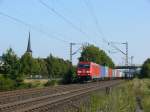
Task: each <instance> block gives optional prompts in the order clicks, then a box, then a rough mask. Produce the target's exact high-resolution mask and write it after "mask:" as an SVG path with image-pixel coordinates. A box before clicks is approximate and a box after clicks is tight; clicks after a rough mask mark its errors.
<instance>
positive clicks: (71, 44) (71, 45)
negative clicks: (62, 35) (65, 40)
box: [70, 42, 75, 64]
mask: <svg viewBox="0 0 150 112" xmlns="http://www.w3.org/2000/svg"><path fill="white" fill-rule="evenodd" d="M73 45H75V43H72V42H71V43H70V62H71V64H72V54H73V53H72V47H73Z"/></svg>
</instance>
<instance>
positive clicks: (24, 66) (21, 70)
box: [0, 48, 73, 89]
mask: <svg viewBox="0 0 150 112" xmlns="http://www.w3.org/2000/svg"><path fill="white" fill-rule="evenodd" d="M2 60H3V66H1V67H0V74H3V75H1V76H0V89H5V88H8V89H12V88H14V87H19V86H22V85H23V84H24V83H23V80H24V79H26V78H46V79H47V78H48V79H56V78H57V79H59V78H60V79H64V80H65V81H64V80H63V81H64V82H66V83H67V82H69V81H66V80H67V79H65V78H66V77H67V76H65V75H68V73H69V70H70V69H72V68H73V67H72V66H71V64H70V62H69V61H68V60H64V59H61V58H58V57H54V56H52V55H51V54H50V55H49V56H48V57H47V58H45V59H42V58H33V57H32V55H31V54H30V53H25V54H24V55H23V56H22V57H21V58H19V57H18V56H17V55H16V54H15V52H14V51H13V50H12V49H11V48H10V49H8V50H7V51H6V53H4V54H3V55H2ZM6 86H7V87H6Z"/></svg>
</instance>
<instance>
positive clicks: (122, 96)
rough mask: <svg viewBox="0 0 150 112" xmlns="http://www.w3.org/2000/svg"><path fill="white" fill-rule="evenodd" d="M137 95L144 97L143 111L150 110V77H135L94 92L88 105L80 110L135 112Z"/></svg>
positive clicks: (84, 111)
mask: <svg viewBox="0 0 150 112" xmlns="http://www.w3.org/2000/svg"><path fill="white" fill-rule="evenodd" d="M136 96H140V97H141V98H142V102H141V103H142V106H143V109H144V110H143V112H150V79H143V80H140V79H134V80H132V81H126V82H125V83H123V84H121V85H119V86H117V87H114V88H112V89H111V93H110V94H109V95H106V92H105V91H99V92H96V93H93V94H92V95H91V97H90V102H89V104H88V106H87V105H81V107H80V110H79V112H135V110H136Z"/></svg>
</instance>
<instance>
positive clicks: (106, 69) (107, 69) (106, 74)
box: [105, 66, 109, 78]
mask: <svg viewBox="0 0 150 112" xmlns="http://www.w3.org/2000/svg"><path fill="white" fill-rule="evenodd" d="M108 71H109V68H108V67H106V66H105V77H106V78H108V77H109V75H108V73H109V72H108Z"/></svg>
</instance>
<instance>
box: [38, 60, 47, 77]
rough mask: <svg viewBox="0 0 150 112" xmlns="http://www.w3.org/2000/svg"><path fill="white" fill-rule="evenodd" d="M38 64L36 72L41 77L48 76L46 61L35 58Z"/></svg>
mask: <svg viewBox="0 0 150 112" xmlns="http://www.w3.org/2000/svg"><path fill="white" fill-rule="evenodd" d="M37 62H38V65H39V70H38V74H39V75H42V76H43V77H48V70H47V66H46V61H45V60H44V59H40V58H38V59H37Z"/></svg>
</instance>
